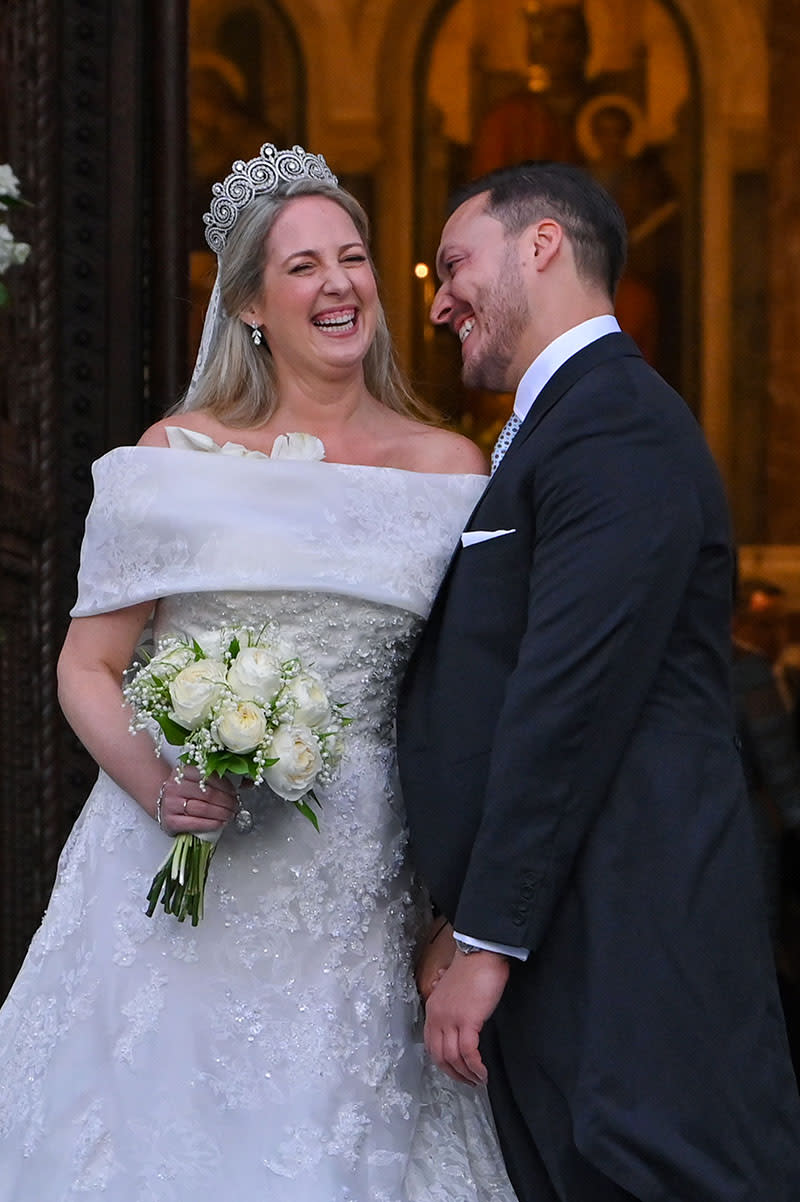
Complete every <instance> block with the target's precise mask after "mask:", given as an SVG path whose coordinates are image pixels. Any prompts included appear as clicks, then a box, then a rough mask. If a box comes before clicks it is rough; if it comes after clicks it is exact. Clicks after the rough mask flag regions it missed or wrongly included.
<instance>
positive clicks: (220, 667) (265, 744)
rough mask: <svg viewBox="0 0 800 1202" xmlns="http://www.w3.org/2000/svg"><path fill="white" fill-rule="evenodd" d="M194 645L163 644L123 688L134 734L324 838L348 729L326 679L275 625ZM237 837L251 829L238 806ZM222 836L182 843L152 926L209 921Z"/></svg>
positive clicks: (157, 893) (157, 894)
mask: <svg viewBox="0 0 800 1202" xmlns="http://www.w3.org/2000/svg"><path fill="white" fill-rule="evenodd" d="M204 642H205V647H203V646H201V645H200V644H199V643H198V642H197V641H196V640H195V639H191V640H187V639H178V638H169V639H166V640H165V641H164V642H163V643H162V644H161V645H160V647H159V649H158V651H157V653H156V654H155V655H154V656H153V657H152V659H150V660H149V661H148V662H147V663H145V664H141V665H140V664H135V665H134V667H133V668H132V669H131V675H130V678H129V679H128V680H127V682H126V683H125V685H124V689H123V691H124V694H125V699H126V701H127V702H128V703H129V704H130V706H131V708H132V710H133V717H132V719H131V730H132V731H136V730H142V729H144V728H146V727H148V726H149V725H150V724H151V722H155V723H156V724H157V725H158V727H159V728H160V731H161V736H162V737H163V738H165V739H166V740H167V742H168V743H172V744H174V745H176V746H181V747H182V749H183V750H182V751H181V754H180V756H179V757H178V763H179V765H180V764H192V765H194V766H195V767H196V768H198V769H199V771H200V774H201V777H202V778H203V779H204V780H205V779H207V778H208V777H209V776H211V775H212V773H215V774H216V775H217V776H220V777H223V776H229V777H231V778H234V780H235V782H236V783H237V785H238V784H239V783H240V782H241V783H248V782H250V783H252V784H254V785H260V784H262V783H265V784H266V785H268V786H269V788H270V789H271V790H272V792H273V793H276V794H277V795H278V796H279V797H282V798H284V799H285V800H286V801H289V802H291V803H292V804H293V805H294V806H296V808H297V809H298V810H299V811H300V813H301V814H302V815H303V816H304V817H305V818H307V819H308V821H309V822H311V823H312V824H313V826H314V827H315V828H316V829H317V830H319V821H318V819H317V815H316V813H315V811H314V809H313V808H312V804H313V805H316V806H318V807H319V802H318V800H317V797H316V794H315V793H314V786H315V785H316V784H328V783H329V782H330V781H331V780H332V779H333V776H334V774H335V770H336V768H337V766H338V764H339V761H340V760H341V757H342V751H343V737H342V732H343V731H344V728H345V727H346V726H347V725H349V723H350V722H351V719H350V718H347V717H346V716H345V715H344V713H343V711H342V706H341V704H340V703H337V702H335V701H332V700H331V699H330V698H329V696H328V692H327V689H326V688H325V684H324V682H323V681H322V679H321V678H320V677H319V675H318V674H317V673H316V672H314V671H313V670H312V669H311V668H309V667H306V666H305V665H304V664H303V662H302V661H301V659H300V657H299V656H297V655H295V654H293V653H292V651H291V649H290V648H288V647H287V645H286V644H285V642H284V641H283V640H282V639H281V638H280V636H279V632H278V628H277V626H276V625H275V624H274V623H270V624H267V625H266V626H264V627H263V628H262V629H261V630H258V631H256V630H255V629H253V628H252V627H236V628H234V629H232V630H224V631H219V632H215V633H213V634H211V635H210V636H209V637H208V638H207V639H204ZM234 822H235V824H236V826H237V829H238V830H239V831H241V832H242V833H247V832H248V831H249V830H251V829H252V826H253V817H252V814H251V813H250V812H249V811H248V810H246V809H243V808H242V807H241V805H240V807H239V810H238V812H237V814H236V817H235V818H234ZM220 834H221V831H214V832H211V833H209V834H181V835H176V836H175V838H174V839H173V845H172V847H171V849H170V851H169V854H168V855H167V857H166V859H165V860H164V862H163V864H162V865H161V867H160V868H159V869H158V871H157V872H156V875H155V876H154V877H153V883H152V885H151V887H150V891H149V893H148V895H147V900H148V903H149V904H148V910H147V913H148V916H151V917H152V915H153V913H154V912H155V909H156V906H157V905H158V902H159V901H161V903H162V905H163V907H164V909H165V911H166V912H167V913H168V914H174V915H175V916H176V918H177V919H178V921H179V922H183V920H184V919H185V918H186V917H187V915H188V916H189V917H190V918H191V920H192V925H193V926H197V924H198V922H199V921H200V919H201V918H202V916H203V898H204V893H205V884H206V880H207V877H208V869H209V865H210V863H211V858H212V856H213V854H214V850H215V848H216V843H217V839H218V838H219V836H220Z"/></svg>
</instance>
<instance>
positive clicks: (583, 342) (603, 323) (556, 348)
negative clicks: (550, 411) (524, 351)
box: [514, 313, 620, 422]
mask: <svg viewBox="0 0 800 1202" xmlns="http://www.w3.org/2000/svg"><path fill="white" fill-rule="evenodd" d="M619 332H620V327H619V322H618V321H617V319H616V317H614V315H613V314H612V313H604V314H602V316H600V317H590V318H589V320H588V321H582V322H581V323H580V325H577V326H573V327H572V329H571V330H567V331H566V332H565V333H563V334H559V336H558V338H554V339H553V341H552V342H551V343H549V344H548V345H547V346H546V347H545V348H544V350H543V351H540V353H539V354H538V355H537V356H536V358H535V359H534V361H533V363H531V365H530V367H529V368H528V370H527V371H526V372H525V375H524V376H523V377H522V379H521V380H520V382H519V386H518V387H517V395H516V396H515V397H514V412H515V413H516V415H517V417H518V418H519V420H520V421H521V422H522V421H524V420H525V418H526V417H527V416H528V414H529V413H530V410H531V407H532V405H533V403H534V401H535V400H536V398H537V397H538V395H539V393H540V392H541V391H542V389H543V388H544V386H545V384H546V383H547V381H548V380H549V379H550V378H551V376H554V375H555V373H556V372H557V371H558V369H559V367H561V365H562V364H563V363H566V361H567V359H571V358H572V356H573V355H574V354H576V353H577V352H578V351H580V350H583V348H584V347H585V346H588V345H589V343H591V342H596V341H597V339H598V338H603V337H604V336H605V335H606V334H618V333H619Z"/></svg>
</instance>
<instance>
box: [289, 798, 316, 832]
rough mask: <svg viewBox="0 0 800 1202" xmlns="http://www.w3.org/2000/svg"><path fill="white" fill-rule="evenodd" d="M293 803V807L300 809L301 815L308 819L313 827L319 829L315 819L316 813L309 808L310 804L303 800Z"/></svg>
mask: <svg viewBox="0 0 800 1202" xmlns="http://www.w3.org/2000/svg"><path fill="white" fill-rule="evenodd" d="M294 805H295V808H296V809H298V810H299V811H300V813H301V814H302V815H303V817H304V818H307V819H308V821H309V822H310V823H311V825H312V826H313V827H314V829H315V830H316V831H319V821H318V820H317V815H316V814H315V813H314V811H313V810H312V809H311V806H310V805H308V803H307V802H305V801H296V802H295V803H294Z"/></svg>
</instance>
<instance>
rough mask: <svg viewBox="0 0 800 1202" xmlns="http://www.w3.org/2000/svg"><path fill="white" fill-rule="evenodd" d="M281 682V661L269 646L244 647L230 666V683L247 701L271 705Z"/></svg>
mask: <svg viewBox="0 0 800 1202" xmlns="http://www.w3.org/2000/svg"><path fill="white" fill-rule="evenodd" d="M281 683H282V678H281V665H280V661H279V660H278V657H277V656H276V655H275V654H274V652H272V651H270V650H269V649H268V648H267V647H242V649H241V651H240V652H239V654H238V655H237V656H236V659H235V660H234V661H233V663H232V664H231V666H230V668H228V684H229V685H230V686H231V688H232V689H233V691H234V693H237V694H238V695H239V697H242V698H243V699H244V700H245V701H258V702H260V703H261V705H269V704H270V703H271V702H272V701H273V700H274V698H275V694H276V693H277V692H278V689H279V688H280V687H281Z"/></svg>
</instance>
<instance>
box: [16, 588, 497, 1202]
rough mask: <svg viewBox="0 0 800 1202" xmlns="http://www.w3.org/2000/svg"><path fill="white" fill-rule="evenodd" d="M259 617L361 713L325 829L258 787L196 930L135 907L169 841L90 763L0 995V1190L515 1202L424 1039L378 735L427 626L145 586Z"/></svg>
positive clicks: (387, 739)
mask: <svg viewBox="0 0 800 1202" xmlns="http://www.w3.org/2000/svg"><path fill="white" fill-rule="evenodd" d="M267 618H274V619H276V620H277V621H278V622H279V623H280V625H281V629H282V631H283V633H284V634H285V635H286V637H287V638H289V639H291V640H292V642H293V643H294V645H295V646H296V647H297V649H298V652H299V653H300V654H301V655H302V656H303V657H304V658H305V659H306V660H307V661H309V662H314V663H315V665H316V666H317V668H318V669H319V671H320V672H321V673H322V674H323V675H324V677H325V679H326V681H328V682H329V686H330V689H331V692H332V693H333V694H335V695H336V696H337V697H340V698H342V699H343V700H344V701H345V702H346V703H347V708H348V711H349V713H350V714H351V715H352V717H353V718H354V722H353V725H352V726H351V727H349V728H348V738H347V744H346V754H345V757H344V759H343V761H342V765H341V768H340V772H339V777H338V779H337V780H336V781H335V782H334V783H333V784H331V785H329V786H327V787H326V788H324V789H320V790H319V798H320V801H321V806H322V809H321V813H320V827H321V830H320V833H319V834H318V833H317V832H316V831H315V830H314V829H313V827H312V826H311V824H310V823H308V822H306V821H304V820H303V819H302V818H301V817H300V815H298V814H297V812H296V811H295V809H294V807H293V806H291V805H289V804H287V803H286V802H284V801H281V800H280V799H279V798H277V797H275V796H274V795H272V794H270V793H269V791H268V790H266V789H258V790H253V796H252V798H251V799H249V808H251V809H252V810H253V813H254V816H255V824H256V825H255V829H254V830H253V832H252V833H251V834H250V835H247V836H246V837H242V836H239V835H238V834H237V833H236V832H235V831H234V830H233V829H230V828H229V829H228V830H226V831H225V833H224V834H223V837H222V839H221V840H220V843H219V846H218V850H217V853H216V856H215V858H214V860H213V863H212V866H211V875H210V878H209V883H208V888H207V894H206V913H205V918H204V919H203V922H202V923H201V925H200V926H199V927H197V928H192V927H191V926H189V925H188V924H180V923H178V922H176V920H175V919H174V918H172V917H169V916H166V915H164V914H163V913H160V912H159V913H157V914H156V915H155V917H154V918H153V919H148V918H147V917H146V915H145V913H144V898H145V894H146V892H147V888H148V886H149V882H150V878H151V877H152V873H153V871H154V869H155V867H156V865H157V864H158V863H159V862H160V860H161V859H162V858H163V856H164V854H165V852H166V849H167V848H168V846H169V839H168V837H167V836H166V835H164V834H163V833H162V832H161V831H160V830H159V829H158V827H157V825H156V824H155V823H154V822H153V821H152V820H151V819H149V818H148V817H147V816H146V815H145V814H144V813H143V811H142V810H141V809H140V808H139V807H138V806H137V805H136V804H135V803H134V802H133V801H131V799H130V798H128V797H127V796H126V794H124V793H123V792H122V791H121V790H120V789H119V788H118V787H117V786H116V785H115V784H114V783H113V782H112V781H110V780H109V778H108V777H106V776H105V775H104V774H102V773H101V774H100V777H99V779H98V782H97V785H96V787H95V789H94V790H93V793H92V795H91V797H90V798H89V801H88V803H87V806H86V808H85V809H84V811H83V814H82V815H81V817H80V819H79V821H78V823H77V824H76V826H75V828H74V830H73V833H72V835H71V836H70V839H69V842H68V844H67V846H66V848H65V849H64V853H63V855H62V860H61V864H60V868H59V875H58V880H57V884H56V887H55V890H54V893H53V898H52V901H51V904H50V907H49V910H48V913H47V916H46V919H45V922H44V924H43V926H42V928H41V930H40V932H39V934H38V935H37V937H36V939H35V940H34V943H33V945H32V947H31V950H30V953H29V956H28V958H27V960H26V963H25V965H24V967H23V970H22V972H21V973H20V976H19V978H18V980H17V982H16V984H15V986H14V988H13V990H12V992H11V994H10V996H9V999H8V1001H7V1002H6V1004H5V1006H4V1007H3V1009H2V1011H0V1063H2V1064H3V1066H4V1073H3V1074H2V1075H1V1076H0V1162H2V1164H3V1169H4V1172H3V1176H2V1179H0V1202H12V1200H13V1202H21V1200H22V1199H28V1198H30V1199H40V1198H42V1199H43V1198H48V1199H50V1198H52V1199H54V1202H55V1200H58V1202H68V1200H71V1202H78V1200H81V1202H82V1200H83V1199H85V1198H87V1197H91V1198H100V1197H103V1198H109V1199H113V1202H145V1200H147V1202H155V1200H156V1199H157V1202H190V1200H191V1199H193V1198H194V1197H195V1196H196V1195H197V1194H198V1192H200V1191H202V1193H203V1194H204V1195H206V1196H216V1197H217V1198H219V1199H220V1200H222V1199H228V1198H236V1199H237V1202H262V1200H263V1199H267V1198H270V1199H272V1198H274V1199H280V1202H487V1200H495V1202H513V1194H512V1192H511V1189H510V1186H509V1185H508V1181H507V1178H506V1176H505V1172H504V1170H503V1167H502V1162H501V1159H500V1154H499V1150H498V1146H497V1142H496V1137H495V1135H494V1132H493V1128H492V1125H491V1119H490V1117H489V1114H488V1109H487V1102H486V1098H485V1096H484V1095H483V1094H482V1093H479V1092H473V1091H471V1090H469V1089H468V1088H467V1087H464V1088H463V1089H461V1088H459V1087H457V1086H455V1085H454V1084H452V1083H450V1082H449V1081H447V1079H446V1078H445V1077H443V1076H442V1075H441V1074H439V1073H438V1072H437V1071H436V1070H434V1069H433V1068H432V1067H431V1066H430V1065H429V1064H428V1063H427V1062H426V1060H425V1058H424V1053H423V1049H422V1044H421V1039H420V1032H419V1007H418V1001H417V996H416V990H415V987H414V982H413V977H412V959H413V949H414V945H415V941H416V939H417V937H418V931H419V928H420V922H421V921H422V918H423V912H424V907H423V903H422V900H421V897H420V891H419V889H418V888H417V885H416V882H415V881H414V879H413V876H412V874H411V872H410V870H409V866H408V863H407V860H406V829H405V823H404V815H403V809H402V804H401V801H400V798H399V797H398V795H397V793H396V792H395V790H394V780H395V764H394V753H393V750H392V727H393V721H394V705H395V702H394V698H395V688H396V681H397V679H398V677H399V674H400V673H401V671H402V669H403V666H404V664H405V662H406V660H407V658H408V655H409V654H410V650H411V647H412V645H413V642H414V640H415V638H416V635H417V631H418V628H419V625H420V619H419V618H418V617H416V616H415V615H414V614H412V613H409V612H408V611H405V610H402V609H398V608H395V607H392V606H386V605H376V604H374V603H372V602H370V601H364V600H359V599H355V598H350V597H344V596H340V595H335V594H334V595H320V594H319V593H316V592H303V593H296V592H274V593H265V594H252V593H243V592H236V591H224V592H220V593H214V594H206V595H198V594H190V595H187V596H182V597H172V598H167V599H166V600H164V601H162V602H161V603H160V604H159V606H158V609H157V614H156V622H155V634H156V637H160V636H163V635H166V634H168V633H181V634H184V635H193V636H195V637H198V636H202V634H203V632H204V631H208V630H211V629H215V628H217V627H218V626H220V625H226V624H231V623H235V622H239V623H247V624H255V623H258V622H261V621H264V620H265V619H267Z"/></svg>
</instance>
